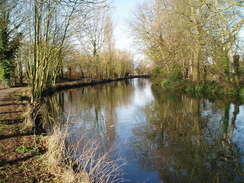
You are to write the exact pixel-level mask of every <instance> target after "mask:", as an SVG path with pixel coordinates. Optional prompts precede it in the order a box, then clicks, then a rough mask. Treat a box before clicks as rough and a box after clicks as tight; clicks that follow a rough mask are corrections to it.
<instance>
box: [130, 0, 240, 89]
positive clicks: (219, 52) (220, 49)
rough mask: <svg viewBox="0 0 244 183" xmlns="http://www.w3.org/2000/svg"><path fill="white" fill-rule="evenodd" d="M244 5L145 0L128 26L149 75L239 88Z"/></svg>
mask: <svg viewBox="0 0 244 183" xmlns="http://www.w3.org/2000/svg"><path fill="white" fill-rule="evenodd" d="M243 6H244V1H242V0H149V1H146V2H144V3H143V4H141V5H140V6H139V7H138V10H137V13H136V14H135V17H134V19H135V20H134V22H133V23H132V26H133V31H134V34H135V37H136V40H137V42H138V44H139V45H140V46H141V48H142V50H143V52H144V53H145V55H146V56H147V58H148V59H149V60H151V61H153V63H154V70H153V75H154V76H156V77H160V78H169V77H175V78H179V79H183V80H190V81H194V82H196V83H205V82H206V81H209V80H212V81H217V82H226V83H235V85H237V86H238V85H239V84H240V80H241V75H242V74H243V66H244V64H243V61H242V62H241V59H240V54H243V47H241V46H243V43H241V41H243V40H241V39H240V32H241V31H243V23H244V19H243V12H242V8H243Z"/></svg>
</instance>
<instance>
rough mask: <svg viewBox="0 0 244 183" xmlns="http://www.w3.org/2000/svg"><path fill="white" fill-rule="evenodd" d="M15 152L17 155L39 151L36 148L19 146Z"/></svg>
mask: <svg viewBox="0 0 244 183" xmlns="http://www.w3.org/2000/svg"><path fill="white" fill-rule="evenodd" d="M15 151H16V152H18V153H38V152H39V149H38V148H37V147H27V146H19V147H17V148H16V149H15Z"/></svg>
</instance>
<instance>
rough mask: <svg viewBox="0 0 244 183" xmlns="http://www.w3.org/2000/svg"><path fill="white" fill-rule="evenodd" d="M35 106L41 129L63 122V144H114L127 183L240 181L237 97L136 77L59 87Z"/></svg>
mask: <svg viewBox="0 0 244 183" xmlns="http://www.w3.org/2000/svg"><path fill="white" fill-rule="evenodd" d="M41 111H42V121H43V123H42V126H44V128H47V126H48V127H49V129H50V130H51V129H52V126H54V125H56V124H65V123H66V122H67V121H69V125H68V128H69V134H70V136H69V143H76V142H77V141H79V139H80V138H87V139H90V138H95V139H97V140H99V141H100V142H101V143H102V144H103V146H104V149H105V150H106V149H109V148H114V155H115V156H116V155H117V154H119V156H122V158H124V159H126V160H127V161H128V164H127V165H126V167H125V168H123V171H124V173H125V175H124V178H125V179H129V180H131V181H132V182H144V181H145V182H166V183H168V182H169V183H171V182H172V183H174V182H187V183H188V182H216V183H218V182H221V183H222V182H226V183H227V182H228V183H229V182H243V181H244V179H243V175H244V172H243V170H244V166H243V165H244V106H243V104H241V103H240V102H238V101H237V102H234V103H233V102H228V101H224V100H215V101H210V100H208V99H201V98H191V97H188V96H184V95H181V94H179V93H178V94H175V93H164V92H162V91H161V90H159V89H157V88H153V89H152V90H151V85H150V82H149V81H148V80H146V79H135V80H130V81H126V82H123V81H120V82H114V83H110V84H104V85H97V86H93V87H85V88H80V89H71V90H67V91H62V92H59V93H57V94H55V95H53V96H51V97H49V98H46V99H45V102H44V104H43V105H42V107H41ZM138 116H139V117H140V119H144V120H142V121H138ZM84 134H85V137H84Z"/></svg>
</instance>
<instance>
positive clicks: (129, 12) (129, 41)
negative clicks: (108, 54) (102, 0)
mask: <svg viewBox="0 0 244 183" xmlns="http://www.w3.org/2000/svg"><path fill="white" fill-rule="evenodd" d="M142 1H143V0H113V19H114V24H115V32H114V34H115V41H116V47H117V48H119V49H127V50H129V51H131V52H132V53H135V52H136V50H135V49H134V46H133V38H132V35H131V33H130V28H129V25H128V24H129V22H130V21H132V19H133V11H135V9H136V6H137V4H140V3H141V2H142Z"/></svg>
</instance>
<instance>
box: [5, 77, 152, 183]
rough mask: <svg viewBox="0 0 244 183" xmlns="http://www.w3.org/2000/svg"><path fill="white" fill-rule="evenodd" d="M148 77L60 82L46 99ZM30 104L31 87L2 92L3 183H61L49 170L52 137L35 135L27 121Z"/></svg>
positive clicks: (47, 91) (46, 93) (49, 91)
mask: <svg viewBox="0 0 244 183" xmlns="http://www.w3.org/2000/svg"><path fill="white" fill-rule="evenodd" d="M147 77H148V76H147V75H141V76H131V77H126V78H117V79H107V80H88V79H87V80H79V81H67V82H60V83H57V85H56V87H54V88H50V89H47V90H46V91H45V93H44V95H49V94H52V93H54V92H56V91H59V90H64V89H69V88H76V87H84V86H92V85H97V84H103V83H109V82H113V81H121V80H126V79H133V78H147ZM29 101H30V88H28V87H19V88H10V89H2V90H0V117H1V118H0V144H1V145H0V153H1V156H0V183H7V182H11V183H15V182H16V183H22V182H23V183H32V182H48V183H49V182H50V183H52V182H61V181H60V177H59V176H58V175H57V174H54V173H51V172H50V171H49V170H48V168H47V167H48V163H49V162H48V161H47V157H46V154H47V153H48V151H49V148H48V145H47V141H48V139H50V137H49V136H46V137H45V136H43V134H35V133H34V132H35V131H33V126H32V125H31V124H30V122H28V121H27V120H25V119H26V118H27V117H28V116H29V114H28V113H29V111H31V110H30V109H29V108H30V105H29ZM56 168H58V167H56ZM60 170H62V168H61V169H60Z"/></svg>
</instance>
